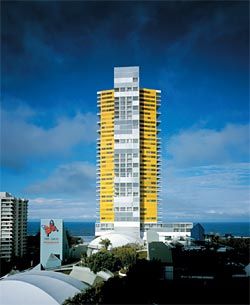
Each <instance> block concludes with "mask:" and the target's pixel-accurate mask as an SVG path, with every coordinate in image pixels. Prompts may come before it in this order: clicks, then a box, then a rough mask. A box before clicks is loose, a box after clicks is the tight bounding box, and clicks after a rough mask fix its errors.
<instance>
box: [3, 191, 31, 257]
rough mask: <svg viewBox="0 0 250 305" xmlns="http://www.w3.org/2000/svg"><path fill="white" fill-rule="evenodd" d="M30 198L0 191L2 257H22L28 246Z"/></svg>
mask: <svg viewBox="0 0 250 305" xmlns="http://www.w3.org/2000/svg"><path fill="white" fill-rule="evenodd" d="M27 208H28V200H27V199H21V198H16V197H14V196H12V195H11V194H9V193H7V192H0V258H1V259H5V260H7V261H9V260H11V258H12V257H13V256H17V257H22V256H23V255H24V254H26V246H27Z"/></svg>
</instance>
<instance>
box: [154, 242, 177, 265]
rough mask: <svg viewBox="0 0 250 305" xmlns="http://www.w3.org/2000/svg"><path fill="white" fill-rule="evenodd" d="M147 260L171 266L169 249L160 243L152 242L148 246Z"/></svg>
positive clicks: (171, 260) (171, 259)
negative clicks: (155, 260) (154, 260)
mask: <svg viewBox="0 0 250 305" xmlns="http://www.w3.org/2000/svg"><path fill="white" fill-rule="evenodd" d="M148 255H149V259H150V260H153V259H157V260H160V261H161V262H162V263H167V264H173V258H172V250H171V248H170V247H169V246H168V245H166V244H164V243H163V242H160V241H153V242H151V243H149V244H148Z"/></svg>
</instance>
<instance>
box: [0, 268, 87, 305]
mask: <svg viewBox="0 0 250 305" xmlns="http://www.w3.org/2000/svg"><path fill="white" fill-rule="evenodd" d="M87 287H88V285H86V284H83V283H81V282H80V281H78V280H76V279H73V278H71V277H70V276H67V275H65V274H60V273H56V272H52V271H40V272H39V271H35V272H32V271H31V272H23V273H20V274H15V275H11V276H8V277H7V278H4V279H3V280H1V281H0V290H1V294H0V303H1V304H4V305H14V304H15V305H16V304H25V305H43V304H46V305H54V304H56V305H58V304H62V303H63V302H64V301H65V300H66V299H67V298H69V297H72V296H74V295H75V294H76V293H79V292H80V291H81V290H85V289H86V288H87Z"/></svg>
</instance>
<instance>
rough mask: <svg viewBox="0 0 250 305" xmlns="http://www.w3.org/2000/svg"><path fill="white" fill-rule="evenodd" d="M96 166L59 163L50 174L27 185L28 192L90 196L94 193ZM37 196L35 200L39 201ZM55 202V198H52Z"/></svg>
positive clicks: (83, 163)
mask: <svg viewBox="0 0 250 305" xmlns="http://www.w3.org/2000/svg"><path fill="white" fill-rule="evenodd" d="M95 177H96V168H95V165H92V164H90V163H87V162H73V163H69V164H63V165H60V166H59V167H58V168H56V169H55V170H54V171H53V172H52V173H51V174H50V176H49V177H48V178H47V179H45V180H43V181H41V182H38V183H35V184H33V185H30V186H29V187H27V189H26V191H27V192H28V193H30V194H39V195H41V194H54V195H58V194H67V195H70V196H71V197H72V198H74V196H75V194H82V195H85V196H86V197H89V198H92V200H93V197H94V195H95ZM38 200H39V198H37V199H36V202H37V203H39V201H38ZM54 202H55V199H54Z"/></svg>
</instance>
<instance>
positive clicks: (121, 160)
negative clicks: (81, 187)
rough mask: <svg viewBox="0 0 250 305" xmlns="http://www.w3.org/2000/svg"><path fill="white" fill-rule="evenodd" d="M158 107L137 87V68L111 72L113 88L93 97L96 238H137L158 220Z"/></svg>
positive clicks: (155, 97) (155, 96)
mask: <svg viewBox="0 0 250 305" xmlns="http://www.w3.org/2000/svg"><path fill="white" fill-rule="evenodd" d="M160 102H161V91H160V90H156V89H144V88H140V74H139V67H118V68H115V69H114V88H113V89H110V90H103V91H99V92H98V93H97V104H98V108H99V112H98V117H99V120H98V140H97V203H98V204H97V205H98V212H97V214H98V216H97V217H98V221H97V222H96V235H97V236H99V235H102V234H105V233H107V232H110V231H115V232H117V233H124V232H125V233H126V234H129V235H133V236H136V237H137V236H140V231H141V229H142V227H143V225H144V224H156V223H157V222H158V221H159V219H160V208H159V187H160V138H159V131H160V130H159V123H160V121H159V115H160V112H159V106H160Z"/></svg>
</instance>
